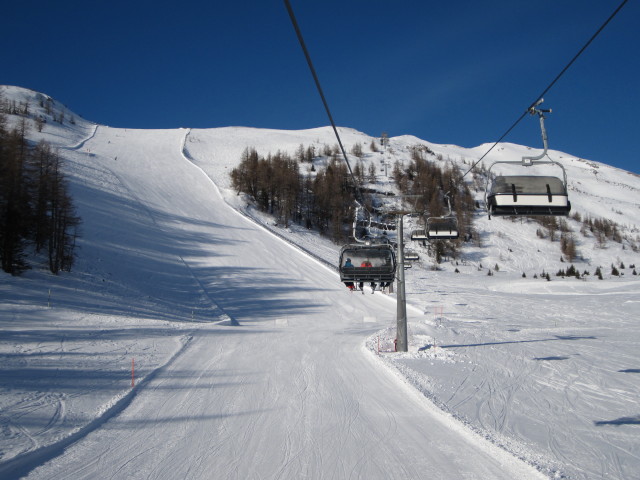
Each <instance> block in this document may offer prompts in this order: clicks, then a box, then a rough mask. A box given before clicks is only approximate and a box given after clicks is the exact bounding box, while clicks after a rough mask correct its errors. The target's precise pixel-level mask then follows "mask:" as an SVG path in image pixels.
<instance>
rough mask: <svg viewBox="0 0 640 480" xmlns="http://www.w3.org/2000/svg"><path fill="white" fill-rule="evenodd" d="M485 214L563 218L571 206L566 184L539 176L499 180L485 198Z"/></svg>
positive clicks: (496, 180) (555, 179)
mask: <svg viewBox="0 0 640 480" xmlns="http://www.w3.org/2000/svg"><path fill="white" fill-rule="evenodd" d="M515 163H518V162H515ZM563 170H564V169H563ZM487 210H488V212H489V216H491V215H497V216H504V215H556V216H566V215H568V214H569V211H570V210H571V203H570V202H569V197H568V195H567V187H566V183H565V182H563V181H562V180H561V179H559V178H556V177H549V176H540V175H514V176H498V177H496V178H495V180H494V182H493V185H492V187H491V191H490V192H489V193H488V195H487Z"/></svg>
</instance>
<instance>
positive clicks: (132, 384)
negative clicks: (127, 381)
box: [131, 358, 136, 388]
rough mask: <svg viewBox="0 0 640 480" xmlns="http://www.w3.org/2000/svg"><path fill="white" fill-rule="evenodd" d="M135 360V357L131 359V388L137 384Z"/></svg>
mask: <svg viewBox="0 0 640 480" xmlns="http://www.w3.org/2000/svg"><path fill="white" fill-rule="evenodd" d="M134 372H135V362H134V360H133V358H132V359H131V388H133V387H134V386H135V384H136V382H135V373H134Z"/></svg>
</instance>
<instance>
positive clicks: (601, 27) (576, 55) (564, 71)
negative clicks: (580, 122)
mask: <svg viewBox="0 0 640 480" xmlns="http://www.w3.org/2000/svg"><path fill="white" fill-rule="evenodd" d="M285 1H286V0H285ZM628 1H629V0H623V1H622V3H621V4H620V5H619V6H618V8H616V10H615V11H614V12H613V13H612V14H611V15H610V16H609V18H607V20H606V21H605V22H604V23H603V24H602V25H601V26H600V28H598V30H597V31H596V32H595V33H594V34H593V35H592V36H591V38H590V39H589V40H588V41H587V43H585V44H584V46H583V47H582V48H581V49H580V51H578V53H576V54H575V55H574V57H573V58H572V59H571V61H570V62H569V63H567V65H566V66H565V67H564V68H563V69H562V71H561V72H560V73H559V74H558V75H557V76H556V78H554V79H553V81H552V82H551V83H550V84H549V85H548V86H547V88H545V89H544V90H543V91H542V93H541V94H540V95H538V97H537V98H536V100H535V101H534V102H533V103H531V105H530V106H529V107H528V108H527V109H526V110H525V111H524V112H523V113H522V114H521V115H520V117H519V118H518V119H517V120H516V121H515V122H514V123H513V125H511V126H510V127H509V129H508V130H507V131H506V132H505V133H504V134H503V135H502V136H501V137H500V138H499V139H498V140H496V141H495V143H494V144H493V145H492V146H491V148H489V150H487V151H486V152H485V153H484V155H482V157H480V158H479V159H478V160H477V161H476V162H475V163H474V164H473V165H471V167H470V168H469V169H468V170H467V171H466V172H465V173H464V174H463V175H462V177H460V180H462V179H463V178H464V177H466V176H467V174H468V173H469V172H471V170H473V169H474V168H475V167H476V165H478V164H479V163H480V162H481V161H482V160H483V159H484V158H485V157H486V156H487V155H489V153H490V152H491V151H492V150H493V149H494V148H495V147H496V146H497V145H498V144H499V143H500V142H501V141H502V140H503V139H504V138H505V137H506V136H507V135H509V133H511V131H512V130H513V129H514V128H515V127H516V125H518V124H519V123H520V122H521V121H522V119H523V118H524V117H525V116H526V115H527V113H531V110H532V109H533V108H535V106H536V105H538V104H539V103H540V101H541V100H542V98H543V97H544V96H545V95H546V94H547V93H548V92H549V90H551V88H552V87H553V86H554V85H555V84H556V83H557V82H558V80H560V77H562V76H563V75H564V74H565V73H566V72H567V70H569V68H570V67H571V66H572V65H573V64H574V63H575V61H576V60H577V59H578V57H580V55H582V54H583V53H584V51H585V50H586V49H587V48H588V47H589V45H591V43H592V42H593V41H594V40H595V39H596V37H597V36H598V35H600V33H601V32H602V30H604V28H605V27H606V26H607V25H608V24H609V22H611V20H613V18H614V17H615V16H616V15H617V14H618V12H619V11H620V10H621V9H622V7H624V6H625V4H626V3H627V2H628ZM447 193H448V192H447Z"/></svg>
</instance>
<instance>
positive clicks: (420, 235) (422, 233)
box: [411, 228, 429, 241]
mask: <svg viewBox="0 0 640 480" xmlns="http://www.w3.org/2000/svg"><path fill="white" fill-rule="evenodd" d="M411 240H414V241H418V240H429V235H427V229H426V228H421V229H417V230H411Z"/></svg>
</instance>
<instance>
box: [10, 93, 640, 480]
mask: <svg viewBox="0 0 640 480" xmlns="http://www.w3.org/2000/svg"><path fill="white" fill-rule="evenodd" d="M3 92H4V95H5V97H7V96H13V97H14V98H18V99H23V98H29V99H31V100H32V101H34V100H33V99H34V98H35V96H36V95H38V94H36V93H35V92H30V91H27V90H23V89H17V88H15V87H3ZM34 103H35V101H34ZM341 134H342V135H343V141H344V142H345V144H347V145H348V146H350V145H352V144H353V143H355V142H361V143H362V144H363V146H365V147H366V146H367V145H368V144H369V143H370V142H371V138H370V137H367V136H366V135H364V134H362V133H359V132H356V131H354V130H350V129H341ZM32 136H33V138H36V139H37V138H41V137H43V138H46V139H47V140H48V141H50V142H51V143H53V144H54V145H55V146H58V147H60V148H61V154H62V155H63V157H64V158H65V161H66V165H65V168H66V172H67V174H68V175H69V178H70V181H71V187H72V190H73V194H74V198H75V201H76V204H77V206H78V210H79V212H78V213H79V214H80V216H81V217H82V219H83V226H82V237H81V238H80V239H79V250H78V260H77V264H76V266H75V267H74V270H73V272H72V273H64V274H61V275H59V276H57V277H56V276H52V275H49V274H47V273H46V272H45V271H44V270H43V269H40V268H35V269H34V270H31V271H29V272H27V273H25V274H24V275H23V276H21V277H9V276H7V275H0V300H1V302H0V332H2V333H1V334H0V357H2V359H3V361H2V363H1V364H0V378H1V379H2V382H0V426H1V432H2V434H1V435H0V476H2V478H18V477H21V476H26V477H27V478H47V479H54V478H211V477H212V476H214V477H215V478H238V479H240V478H242V479H246V478H305V477H306V478H381V479H382V478H385V479H387V478H403V479H406V478H425V477H428V478H436V479H438V478H441V479H451V478H468V479H487V478H504V479H514V478H518V479H525V478H531V479H535V478H563V477H564V478H576V479H600V478H607V479H629V478H635V476H636V475H637V471H639V470H640V444H639V443H638V442H637V433H638V424H639V423H640V418H639V414H640V412H639V411H638V407H637V405H638V404H637V399H638V397H639V393H640V382H638V373H639V372H640V364H639V363H640V359H639V358H638V354H637V350H638V349H637V345H638V340H639V339H640V329H639V327H638V323H637V321H636V318H637V317H638V313H639V312H640V308H639V305H640V294H639V293H638V292H639V288H638V287H639V285H638V283H639V281H638V280H636V279H637V278H638V277H637V276H633V275H632V274H631V268H630V267H629V265H631V264H634V263H635V262H637V259H638V255H637V254H636V253H634V252H633V251H632V250H631V249H630V248H626V249H622V248H621V245H620V244H616V243H610V244H608V245H607V247H606V248H605V249H602V248H598V249H594V245H595V242H594V241H593V240H592V239H590V238H583V239H581V240H580V245H579V249H580V250H581V252H582V256H583V259H582V260H580V261H579V262H575V264H576V266H577V267H578V268H579V270H581V271H582V270H585V269H586V270H590V271H591V274H592V275H591V276H589V277H587V279H586V280H576V279H560V278H557V277H555V276H553V275H554V273H555V271H556V270H557V269H558V268H560V267H561V266H563V267H564V268H566V267H567V265H566V264H565V265H563V264H561V263H560V262H559V257H560V252H559V247H558V243H557V242H555V244H554V243H552V242H550V241H549V240H548V239H539V238H537V237H536V235H535V230H536V228H537V227H536V226H535V225H534V224H529V223H521V222H519V221H518V222H511V221H509V220H505V219H492V220H490V221H489V220H488V219H486V217H484V216H480V215H479V216H478V218H477V220H476V226H477V228H478V230H479V231H480V232H481V236H482V242H481V243H482V246H477V245H472V244H469V245H467V247H465V250H464V253H463V255H462V258H461V259H459V260H458V262H455V261H452V262H447V263H445V264H442V265H440V270H439V271H435V270H433V269H432V266H433V265H432V261H431V260H429V259H428V257H427V252H426V249H423V248H422V247H420V246H416V247H415V250H417V251H418V252H419V253H420V255H421V261H420V262H419V264H417V265H414V267H413V268H411V269H409V270H407V271H406V275H407V294H408V302H409V308H408V316H409V337H410V352H409V353H404V354H401V353H393V352H392V350H393V338H394V337H395V318H396V305H395V297H394V296H393V295H385V294H381V293H380V292H376V293H375V294H374V295H371V294H370V293H369V292H368V291H367V292H366V294H364V295H362V294H360V293H350V292H348V291H347V290H346V289H345V288H344V286H343V285H341V284H340V282H339V278H338V276H337V274H336V272H335V270H334V268H333V267H332V265H333V264H334V263H335V261H336V256H337V255H336V253H337V251H338V249H339V246H336V245H332V244H331V243H329V242H327V241H325V240H322V239H320V238H319V237H317V236H316V235H314V234H312V233H310V232H307V231H305V230H303V229H300V228H299V227H296V226H291V227H290V228H288V229H285V228H282V227H279V226H274V225H273V221H272V220H270V219H269V218H268V217H265V216H263V215H260V214H258V213H256V212H255V211H254V210H253V209H251V208H247V207H246V205H245V203H244V199H243V198H242V197H241V196H237V195H236V193H235V192H233V191H232V190H230V189H229V186H230V183H229V177H228V174H229V172H230V170H231V169H232V168H233V167H234V166H235V165H237V164H238V162H239V159H240V154H241V152H242V150H244V148H245V147H247V146H252V147H256V149H257V150H258V152H259V153H261V154H265V155H266V154H267V153H268V152H275V151H277V150H278V149H280V150H283V151H288V152H290V153H293V152H294V151H295V150H296V149H297V147H298V146H299V144H301V143H303V144H305V145H309V144H316V145H322V144H323V143H326V144H329V145H333V144H334V143H335V140H334V138H333V136H332V132H331V130H330V129H328V128H320V129H315V130H307V131H297V132H283V131H273V130H258V129H247V128H239V127H236V128H233V127H229V128H224V129H209V130H190V129H179V130H165V131H160V130H158V131H149V130H130V129H114V128H109V127H106V126H96V125H94V124H92V123H90V122H86V121H84V120H82V119H80V118H76V124H75V125H74V126H73V127H70V126H60V125H54V124H52V123H48V124H47V125H46V126H45V129H44V131H43V133H42V134H38V133H36V132H32ZM418 142H419V143H423V144H425V145H429V146H430V148H432V149H433V150H434V151H435V152H436V153H442V155H443V158H444V160H443V161H447V159H449V160H451V161H455V162H463V161H466V162H467V163H468V162H469V161H470V160H473V159H475V158H478V157H479V156H480V155H482V153H484V151H485V150H486V149H483V147H478V148H477V149H461V148H459V147H453V146H438V145H433V144H428V143H427V142H424V141H422V140H418V139H415V138H411V137H401V138H396V139H392V147H393V151H392V152H386V153H385V154H380V153H375V154H374V153H372V152H370V153H368V154H367V158H366V159H365V161H366V162H370V161H375V162H376V163H380V159H386V160H387V161H391V162H393V161H394V159H400V160H405V161H406V160H408V158H409V154H408V151H407V148H408V147H409V146H410V145H413V144H415V143H418ZM348 148H349V147H348ZM501 148H502V149H503V150H500V151H499V152H498V153H497V155H498V154H501V155H502V154H504V155H506V154H507V153H508V152H510V151H512V152H518V153H517V154H518V155H521V154H522V153H520V152H522V151H526V150H527V149H526V147H520V146H515V145H509V144H504V145H503V146H502V147H501ZM556 155H558V156H563V158H564V159H565V161H567V163H568V166H567V168H568V172H569V176H570V179H571V180H570V188H571V191H570V195H572V196H571V201H572V204H573V205H574V208H576V209H578V210H579V211H581V212H585V213H590V214H592V215H593V216H594V217H595V216H606V217H608V218H614V219H616V221H619V222H620V223H621V224H624V225H625V228H626V229H627V230H626V231H627V232H629V234H630V235H635V236H637V233H633V232H634V229H635V228H636V227H635V225H637V224H638V223H640V222H639V218H638V217H639V215H638V204H639V203H640V202H639V199H640V198H639V196H638V193H637V192H638V189H639V188H640V179H638V178H637V177H635V176H633V175H631V174H629V173H627V172H622V171H620V170H617V169H613V168H611V167H607V166H606V165H603V164H598V163H596V162H589V161H585V160H581V159H574V158H572V157H570V156H568V155H566V154H561V153H556ZM496 159H497V158H496ZM596 171H597V172H598V173H594V172H596ZM381 181H382V182H386V184H387V185H386V187H384V186H382V187H381V188H391V187H390V181H389V179H384V178H381ZM571 222H573V221H571ZM574 227H575V226H574ZM576 230H577V228H576ZM576 233H577V232H576ZM577 238H582V237H581V236H580V235H579V234H578V235H577ZM620 261H622V262H624V264H626V265H627V268H626V270H623V272H624V273H625V275H624V276H622V277H611V275H609V274H608V272H609V271H610V268H609V266H610V264H611V263H613V262H617V263H619V262H620ZM496 264H498V265H499V269H498V270H497V271H495V272H494V275H492V276H488V275H487V268H492V269H493V268H494V265H496ZM598 265H601V266H602V267H603V271H605V272H606V273H605V277H607V278H606V279H605V280H603V281H598V280H596V279H595V278H594V277H593V272H594V270H595V267H596V266H598ZM456 269H457V270H458V272H459V273H455V270H456ZM542 270H546V271H549V272H550V273H551V274H552V281H551V282H547V281H546V280H542V279H539V278H538V279H534V278H533V275H534V273H537V274H538V275H539V274H540V272H541V271H542ZM523 272H526V275H527V278H522V273H523ZM132 366H133V367H134V372H133V373H134V375H133V378H132ZM132 384H133V385H134V386H132Z"/></svg>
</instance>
